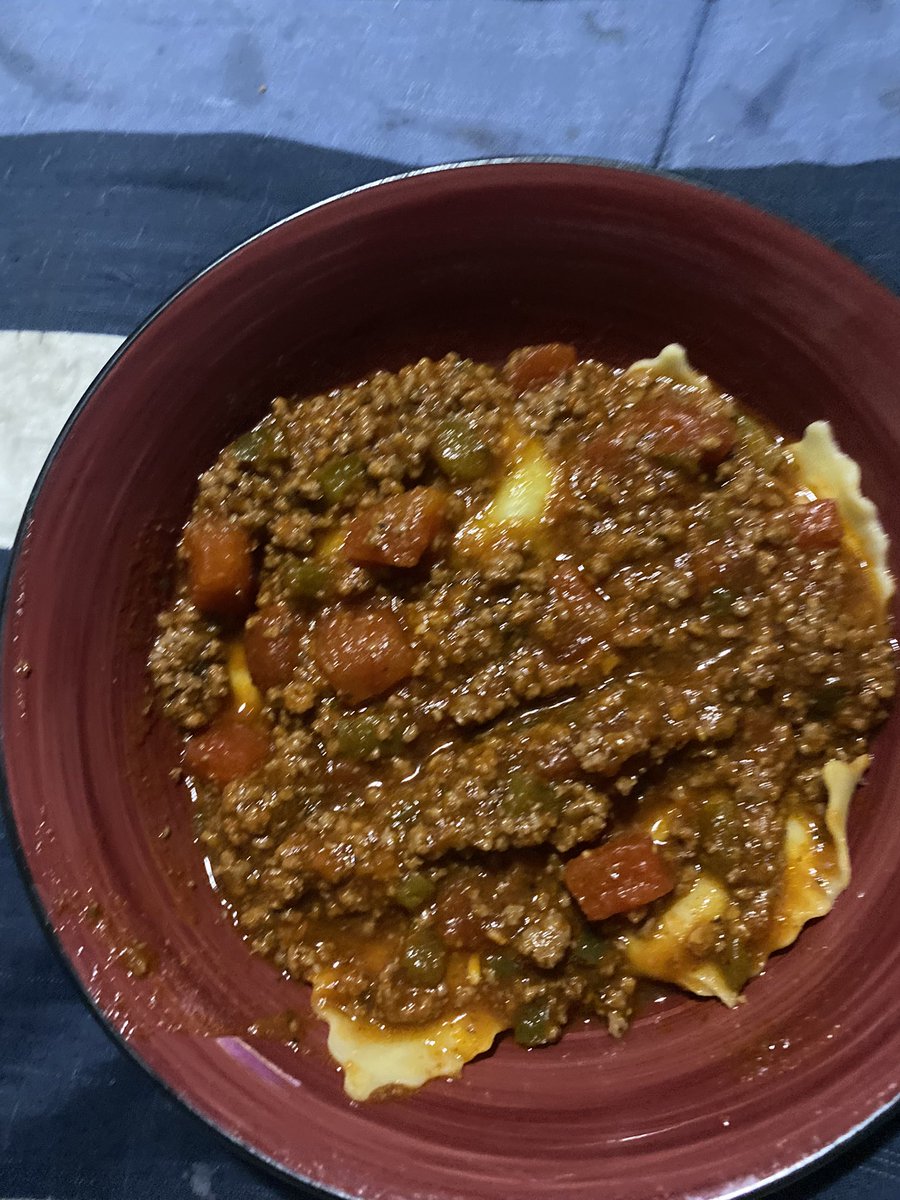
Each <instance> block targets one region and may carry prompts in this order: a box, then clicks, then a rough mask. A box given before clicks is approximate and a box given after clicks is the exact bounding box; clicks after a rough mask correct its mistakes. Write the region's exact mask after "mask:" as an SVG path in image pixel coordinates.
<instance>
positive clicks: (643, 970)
mask: <svg viewBox="0 0 900 1200" xmlns="http://www.w3.org/2000/svg"><path fill="white" fill-rule="evenodd" d="M730 909H731V900H730V899H729V897H728V893H727V892H726V890H725V888H724V887H723V886H722V885H721V884H720V883H719V882H718V881H717V880H716V879H714V878H713V877H712V876H711V875H708V874H706V873H704V872H701V873H700V875H698V877H697V880H696V882H695V883H694V885H693V887H692V888H691V890H690V891H689V892H687V893H686V894H685V895H683V896H681V897H680V898H679V899H678V900H676V901H674V903H672V904H670V905H669V907H668V908H667V909H665V910H664V911H663V912H662V913H661V915H660V916H659V918H658V919H657V921H656V923H655V925H654V926H653V927H652V928H651V929H650V930H649V931H647V932H645V933H642V934H640V935H638V934H631V935H629V936H628V937H626V938H624V939H623V941H624V944H625V952H626V954H627V956H628V961H629V962H630V964H631V967H632V969H633V970H634V972H635V973H636V974H637V975H644V976H647V977H648V978H650V979H661V980H663V981H664V982H666V983H675V984H677V985H678V986H679V987H683V988H685V989H686V990H687V991H689V992H694V993H696V995H698V996H717V997H718V998H719V999H720V1000H721V1001H722V1002H723V1003H724V1004H727V1005H728V1006H729V1007H732V1006H733V1005H735V1004H737V1002H738V994H737V992H736V991H735V990H734V988H733V987H731V986H730V985H729V984H728V983H727V981H726V980H725V977H724V975H723V974H722V971H721V970H720V968H719V967H718V966H717V965H716V964H715V963H714V962H709V961H703V960H702V959H701V958H700V957H699V955H698V953H697V952H696V951H695V950H693V949H692V946H698V945H700V944H702V943H703V941H705V940H709V941H714V940H715V938H716V935H717V933H718V929H719V926H720V924H721V922H722V920H723V918H724V917H725V916H727V915H728V913H729V911H730Z"/></svg>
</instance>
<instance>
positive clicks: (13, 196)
mask: <svg viewBox="0 0 900 1200" xmlns="http://www.w3.org/2000/svg"><path fill="white" fill-rule="evenodd" d="M0 47H2V43H0ZM0 61H2V48H0ZM0 163H2V164H3V166H4V173H3V176H2V178H3V184H2V187H0V261H2V263H3V270H2V272H0V327H6V328H19V329H21V328H29V327H30V328H39V329H60V328H61V329H69V330H85V331H94V332H101V331H106V332H125V331H126V330H128V329H129V328H131V327H132V326H133V325H134V324H135V323H136V322H138V321H139V320H140V319H141V318H142V317H143V316H144V315H145V314H146V313H147V312H148V311H149V310H150V309H151V308H152V307H153V306H154V305H155V304H157V303H158V302H159V301H160V300H161V299H163V298H164V297H165V296H166V295H168V294H169V293H170V292H171V291H172V290H173V289H174V288H175V287H177V286H178V285H179V284H180V283H181V282H183V281H184V279H185V278H187V277H189V276H190V275H191V274H193V273H194V272H195V271H196V270H197V269H198V268H200V267H202V266H204V265H206V264H207V263H208V262H209V261H210V260H211V259H213V258H214V257H215V256H216V255H218V254H219V253H221V252H222V251H224V250H226V249H227V248H228V247H230V246H231V245H233V244H234V243H235V242H237V241H239V240H241V239H242V238H244V237H245V236H246V235H248V234H250V233H252V232H255V231H256V230H258V229H259V228H261V227H262V226H264V225H266V224H267V223H269V222H271V221H273V220H275V219H276V218H278V217H280V216H283V215H284V214H285V213H287V212H290V211H292V210H294V209H296V208H298V207H301V206H302V205H305V204H307V203H310V202H311V201H313V200H318V199H320V198H322V197H324V196H326V195H329V194H332V193H334V192H337V191H340V190H343V189H344V188H347V187H350V186H353V185H355V184H358V183H360V182H363V181H365V180H370V179H374V178H378V177H379V176H382V175H384V174H386V173H390V172H391V171H392V170H394V169H396V168H397V164H393V163H390V162H387V161H385V160H379V159H374V158H368V157H364V156H360V155H356V154H351V153H346V152H338V151H332V150H325V149H321V148H316V147H311V146H305V145H301V144H299V143H296V142H289V141H279V140H277V139H263V138H259V137H255V136H249V135H245V136H237V135H229V134H219V135H209V136H204V135H190V136H176V135H160V136H154V135H137V134H109V133H107V134H86V133H69V134H58V133H57V134H53V133H46V134H41V135H37V136H32V137H6V138H0ZM687 174H689V175H690V176H691V177H692V178H695V179H698V180H702V181H704V182H706V183H709V184H712V185H713V186H717V187H720V188H723V189H725V190H727V191H729V192H732V193H733V194H736V195H739V196H744V197H746V198H747V199H749V200H751V201H753V202H754V203H756V204H759V205H761V206H762V207H765V208H768V209H770V210H771V211H773V212H776V213H780V214H781V215H784V216H787V217H788V218H789V219H791V220H793V221H795V222H797V223H799V224H801V225H805V226H806V227H807V228H809V229H811V230H812V231H814V232H815V233H817V234H819V235H820V236H822V237H824V238H825V239H826V240H827V241H830V242H832V243H833V244H835V245H836V246H838V247H839V248H840V249H842V250H843V251H844V252H845V253H847V254H849V255H850V256H851V257H853V258H855V259H856V260H857V261H859V262H861V263H862V264H863V265H864V266H866V267H867V268H868V269H869V270H870V271H872V272H873V273H874V274H876V275H878V276H879V277H880V278H881V279H882V281H883V282H884V283H886V284H887V285H888V286H889V287H892V288H894V289H895V290H898V291H900V233H898V229H900V225H898V221H897V216H898V213H897V207H898V197H900V160H892V161H883V162H875V163H868V164H865V165H862V166H856V167H826V166H802V165H792V166H781V167H768V168H761V169H748V170H721V171H717V170H695V171H691V172H687ZM7 557H8V556H7V555H6V554H5V552H0V565H2V568H3V569H4V570H5V566H6V559H7ZM0 945H2V947H3V953H2V955H0V1195H2V1196H3V1197H38V1196H41V1197H52V1198H53V1200H163V1198H165V1200H182V1198H185V1200H262V1198H263V1197H276V1196H284V1197H287V1196H292V1195H296V1194H297V1191H296V1189H294V1188H292V1187H291V1186H289V1185H288V1184H285V1183H282V1182H280V1181H277V1180H274V1179H272V1178H270V1177H269V1176H268V1175H266V1174H264V1173H263V1172H262V1171H261V1170H259V1169H258V1168H256V1167H255V1166H252V1165H249V1164H247V1163H245V1162H244V1161H243V1160H241V1159H239V1158H237V1157H236V1156H235V1155H234V1154H233V1153H232V1152H231V1151H230V1150H229V1149H228V1148H227V1147H226V1146H225V1145H224V1144H223V1143H222V1142H221V1141H220V1140H219V1139H218V1138H217V1137H216V1135H214V1134H213V1133H212V1132H210V1131H209V1130H208V1129H206V1128H205V1127H204V1126H203V1125H201V1124H200V1123H198V1122H197V1121H196V1120H195V1119H194V1118H192V1117H190V1116H188V1115H187V1114H186V1113H185V1112H183V1111H182V1110H181V1109H180V1108H179V1107H177V1106H176V1105H175V1104H174V1103H173V1102H172V1101H171V1100H169V1099H168V1098H167V1097H166V1096H165V1095H164V1094H163V1092H162V1091H161V1090H160V1089H158V1088H157V1087H156V1085H155V1084H153V1083H152V1082H151V1081H150V1079H149V1078H147V1077H146V1076H145V1075H144V1074H143V1073H142V1072H141V1070H140V1069H139V1068H138V1067H137V1066H135V1064H134V1063H132V1062H131V1061H130V1060H128V1059H126V1058H125V1057H124V1055H123V1054H122V1053H121V1052H120V1051H119V1050H118V1049H117V1048H116V1047H115V1046H114V1045H113V1044H112V1042H111V1041H109V1040H108V1038H107V1037H106V1035H105V1034H104V1032H103V1031H102V1030H101V1029H100V1027H99V1026H98V1025H97V1024H96V1023H95V1021H94V1020H93V1018H92V1017H91V1016H90V1015H89V1014H88V1012H87V1011H86V1010H85V1008H84V1007H83V1005H82V1002H81V1000H80V998H79V996H78V994H77V993H76V991H75V988H74V986H73V984H72V983H71V981H70V979H69V977H68V975H67V974H66V972H65V971H64V970H63V969H62V967H61V966H60V964H59V963H58V961H57V959H56V957H55V955H54V953H53V952H52V951H51V949H50V948H49V946H48V945H47V944H46V942H45V940H44V938H43V935H42V934H41V932H40V930H39V928H38V924H37V922H36V920H35V917H34V915H33V913H32V912H31V910H30V908H29V905H28V902H27V900H26V897H25V892H24V889H23V887H22V884H21V882H20V881H19V879H18V878H17V875H16V870H15V867H14V864H13V861H12V856H11V853H10V849H9V847H8V845H7V843H6V841H5V840H4V839H3V836H2V834H0ZM784 1194H785V1197H786V1200H813V1198H814V1197H815V1198H816V1200H894V1198H895V1197H897V1196H898V1195H900V1122H898V1121H897V1120H893V1121H890V1122H888V1123H886V1124H884V1125H883V1126H881V1127H880V1128H879V1129H878V1130H877V1131H875V1132H874V1133H872V1134H870V1135H869V1136H868V1137H867V1138H866V1139H865V1140H864V1141H861V1142H860V1143H858V1144H857V1145H855V1146H854V1147H853V1148H851V1149H850V1150H849V1151H847V1152H846V1153H844V1154H843V1155H841V1156H840V1157H838V1158H837V1159H836V1160H834V1161H833V1162H832V1163H830V1164H828V1165H827V1166H825V1167H824V1168H822V1169H820V1170H819V1171H818V1172H816V1173H815V1174H814V1175H813V1176H811V1177H809V1178H808V1179H807V1180H804V1181H801V1182H798V1183H795V1184H793V1185H791V1186H790V1187H789V1188H788V1190H787V1191H786V1192H785V1193H784ZM498 1200H505V1198H498ZM598 1200H600V1198H598ZM610 1200H614V1198H612V1197H611V1198H610Z"/></svg>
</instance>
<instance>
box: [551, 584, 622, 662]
mask: <svg viewBox="0 0 900 1200" xmlns="http://www.w3.org/2000/svg"><path fill="white" fill-rule="evenodd" d="M550 599H551V603H552V605H553V609H554V617H555V619H554V621H553V647H554V649H555V651H556V653H557V654H558V656H559V657H560V658H562V659H564V660H565V659H577V658H584V657H585V656H586V655H587V654H588V653H589V652H590V650H591V649H592V647H593V646H595V645H596V644H597V642H598V641H600V640H601V639H602V634H603V630H604V626H605V624H606V622H607V620H608V617H609V610H608V606H607V605H606V603H605V601H604V600H603V597H602V596H600V595H598V593H597V592H595V591H594V589H593V588H592V587H591V586H590V584H589V583H588V581H587V579H586V578H585V576H584V575H583V574H582V572H581V571H579V569H578V567H577V566H575V565H574V564H573V563H569V562H566V563H560V565H559V566H558V567H557V568H556V571H555V572H554V574H553V577H552V579H551V580H550Z"/></svg>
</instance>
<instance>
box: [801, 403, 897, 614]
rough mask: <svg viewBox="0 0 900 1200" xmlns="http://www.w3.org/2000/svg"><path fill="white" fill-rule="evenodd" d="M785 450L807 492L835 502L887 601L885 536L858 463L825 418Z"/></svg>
mask: <svg viewBox="0 0 900 1200" xmlns="http://www.w3.org/2000/svg"><path fill="white" fill-rule="evenodd" d="M788 450H789V452H790V454H791V456H792V458H793V460H794V462H795V463H796V465H797V470H798V472H799V474H800V478H801V480H802V482H803V483H804V485H805V486H806V487H807V488H808V489H809V491H810V492H812V494H813V495H814V496H817V497H820V498H824V499H828V500H834V502H835V503H836V504H837V507H838V512H839V513H840V514H841V520H842V521H843V524H844V529H845V531H846V532H845V536H846V539H847V542H848V544H849V545H850V547H851V549H852V550H853V552H854V554H855V555H856V556H857V557H858V558H859V559H860V561H861V562H862V564H863V565H864V566H865V567H866V568H867V569H868V570H869V572H870V578H871V580H872V585H873V587H874V588H875V592H876V594H877V595H878V597H879V599H881V600H883V601H885V602H887V601H888V600H889V599H890V598H891V596H892V595H893V594H894V579H893V576H892V575H891V573H890V571H889V570H888V566H887V554H888V536H887V534H886V533H885V531H884V527H883V526H882V524H881V522H880V521H879V519H878V511H877V510H876V508H875V505H874V504H873V503H872V501H871V500H867V499H866V497H865V496H864V495H863V494H862V492H861V490H860V470H859V466H858V465H857V464H856V463H855V462H854V461H853V459H852V458H850V457H849V456H848V455H846V454H844V452H843V451H842V450H841V449H840V447H839V446H838V444H837V442H836V441H835V440H834V434H833V433H832V430H831V426H830V425H829V424H828V422H827V421H813V423H812V425H810V426H808V427H807V429H806V432H805V433H804V434H803V437H802V439H801V440H800V441H799V442H796V443H794V445H792V446H789V447H788Z"/></svg>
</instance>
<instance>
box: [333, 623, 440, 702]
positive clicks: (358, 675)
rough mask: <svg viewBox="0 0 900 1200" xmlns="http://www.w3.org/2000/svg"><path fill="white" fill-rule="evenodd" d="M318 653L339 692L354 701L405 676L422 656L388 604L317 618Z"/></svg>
mask: <svg viewBox="0 0 900 1200" xmlns="http://www.w3.org/2000/svg"><path fill="white" fill-rule="evenodd" d="M313 652H314V654H315V658H316V662H317V663H318V664H319V667H320V669H321V671H322V673H323V674H324V675H325V677H326V678H327V679H328V681H329V683H330V684H331V685H332V687H333V688H334V689H335V691H336V692H340V694H341V695H343V696H345V697H346V698H347V699H348V700H350V701H351V702H352V703H354V704H358V703H359V702H360V701H361V700H368V699H369V698H370V697H371V696H377V695H379V694H380V693H381V692H385V691H387V690H388V688H391V687H393V686H394V684H396V683H399V682H400V680H401V679H405V678H406V677H407V676H408V675H409V673H410V672H411V671H412V669H413V666H414V664H415V661H416V656H415V651H414V650H413V648H412V646H411V644H410V641H409V638H408V636H407V634H406V630H405V629H404V628H403V626H402V625H401V624H400V622H399V620H398V619H397V618H396V617H395V616H394V614H393V613H392V612H391V611H390V609H384V608H355V607H354V608H351V607H344V608H335V609H332V610H331V611H330V612H326V613H324V614H323V615H322V616H320V617H319V619H318V621H317V622H316V629H315V633H314V635H313Z"/></svg>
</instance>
